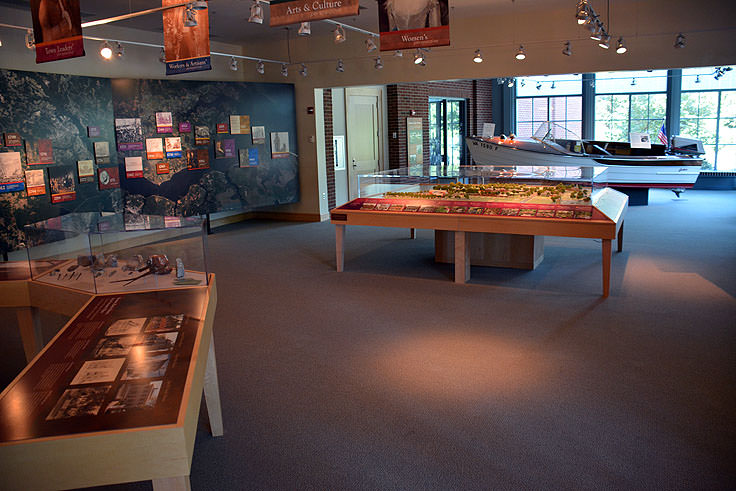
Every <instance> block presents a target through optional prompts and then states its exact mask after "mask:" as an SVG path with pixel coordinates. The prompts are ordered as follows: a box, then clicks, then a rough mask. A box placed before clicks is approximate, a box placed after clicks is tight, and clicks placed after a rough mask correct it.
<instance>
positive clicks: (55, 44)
mask: <svg viewBox="0 0 736 491" xmlns="http://www.w3.org/2000/svg"><path fill="white" fill-rule="evenodd" d="M31 17H32V19H33V38H34V40H35V43H36V63H45V62H47V61H56V60H64V59H67V58H77V57H79V56H84V41H83V40H82V16H81V15H80V13H79V0H31Z"/></svg>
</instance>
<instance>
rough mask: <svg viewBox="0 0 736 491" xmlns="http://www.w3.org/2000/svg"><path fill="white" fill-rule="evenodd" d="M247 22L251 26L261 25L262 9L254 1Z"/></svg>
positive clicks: (258, 3) (257, 2)
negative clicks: (251, 24)
mask: <svg viewBox="0 0 736 491" xmlns="http://www.w3.org/2000/svg"><path fill="white" fill-rule="evenodd" d="M248 22H251V23H253V24H263V8H262V7H261V4H260V2H259V1H258V0H255V1H254V2H253V5H251V6H250V17H248Z"/></svg>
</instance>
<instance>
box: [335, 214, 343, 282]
mask: <svg viewBox="0 0 736 491" xmlns="http://www.w3.org/2000/svg"><path fill="white" fill-rule="evenodd" d="M335 262H336V263H337V272H338V273H342V271H343V269H344V267H345V225H335Z"/></svg>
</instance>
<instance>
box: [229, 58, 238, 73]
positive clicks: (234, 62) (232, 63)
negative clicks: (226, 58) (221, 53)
mask: <svg viewBox="0 0 736 491" xmlns="http://www.w3.org/2000/svg"><path fill="white" fill-rule="evenodd" d="M230 70H232V71H234V72H237V71H238V60H236V59H235V57H234V56H231V57H230Z"/></svg>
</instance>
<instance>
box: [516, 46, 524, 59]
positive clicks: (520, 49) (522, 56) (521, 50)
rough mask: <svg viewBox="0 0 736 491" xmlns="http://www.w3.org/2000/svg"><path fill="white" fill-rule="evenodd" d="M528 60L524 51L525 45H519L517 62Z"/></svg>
mask: <svg viewBox="0 0 736 491" xmlns="http://www.w3.org/2000/svg"><path fill="white" fill-rule="evenodd" d="M525 58H526V51H524V45H523V44H520V45H519V51H517V52H516V59H517V60H523V59H525Z"/></svg>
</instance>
